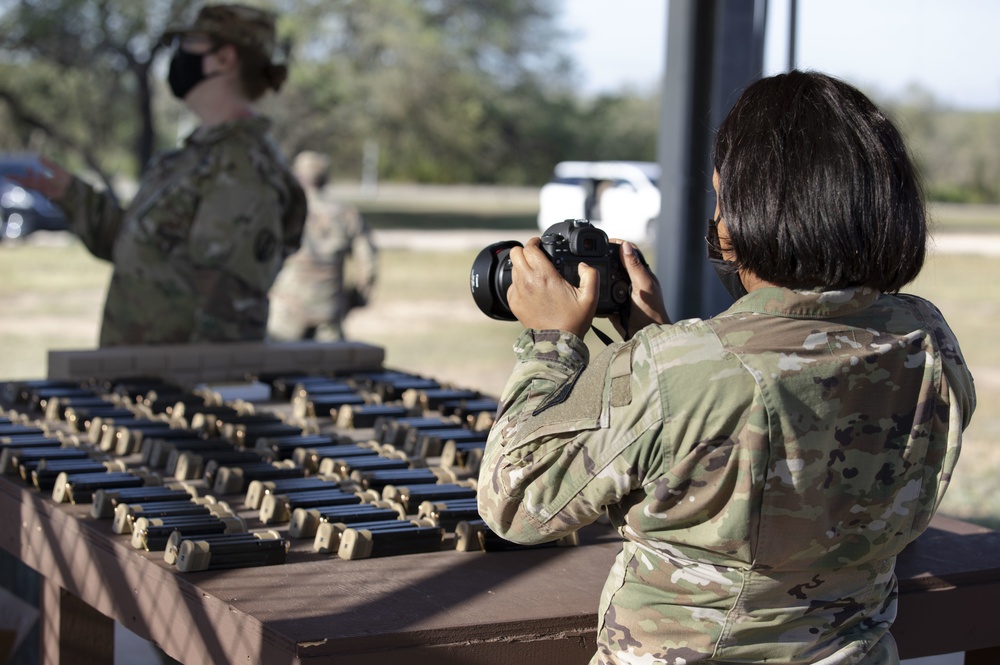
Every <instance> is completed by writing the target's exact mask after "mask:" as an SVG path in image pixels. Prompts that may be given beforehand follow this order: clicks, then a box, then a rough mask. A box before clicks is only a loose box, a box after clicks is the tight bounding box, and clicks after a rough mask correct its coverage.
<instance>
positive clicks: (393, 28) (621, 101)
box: [0, 0, 657, 185]
mask: <svg viewBox="0 0 1000 665" xmlns="http://www.w3.org/2000/svg"><path fill="white" fill-rule="evenodd" d="M248 2H249V4H254V5H257V6H262V7H265V8H270V9H274V10H276V11H277V12H278V15H279V17H280V19H279V24H278V32H279V36H280V39H281V42H282V48H281V49H280V50H281V52H282V53H285V54H290V55H289V56H288V57H289V58H290V59H289V64H290V71H291V76H290V78H289V80H288V82H287V83H286V85H285V87H284V88H283V89H282V90H281V91H280V93H279V94H278V95H274V96H270V97H268V98H265V100H264V101H263V103H262V110H263V112H264V113H266V114H267V115H269V116H271V117H272V118H273V119H274V133H275V135H276V136H277V137H278V139H279V141H280V142H281V144H282V147H283V148H284V149H285V150H286V152H288V153H290V154H291V153H294V152H296V151H298V150H300V149H304V148H310V149H314V150H322V151H325V152H327V153H329V154H330V155H331V157H332V158H333V161H334V164H335V169H336V172H339V174H340V175H341V176H343V175H344V174H348V175H349V176H358V175H360V174H362V172H363V171H364V169H365V168H366V164H367V165H371V164H373V161H372V160H371V159H370V158H371V157H372V156H373V155H374V154H377V155H378V162H377V170H378V177H379V178H380V179H384V180H404V181H415V182H431V183H448V182H472V183H488V182H497V183H504V184H522V183H540V182H541V181H544V180H545V179H546V178H547V177H548V175H549V173H550V172H551V168H552V164H553V163H554V162H556V161H559V160H560V159H568V158H576V159H599V158H622V159H652V158H653V155H652V151H653V146H655V135H656V120H657V114H656V110H655V98H653V97H652V96H651V97H649V98H648V99H645V98H640V97H637V96H633V95H622V96H606V97H602V98H599V99H597V100H583V99H581V98H580V97H579V95H577V94H576V92H575V89H574V87H573V82H574V76H575V72H574V68H573V64H572V63H571V62H570V61H569V59H568V58H567V57H566V56H565V55H564V53H563V50H562V44H563V42H564V36H563V35H562V34H561V33H560V32H559V30H558V29H557V24H556V21H555V19H556V11H557V9H558V4H557V0H248ZM199 5H200V2H196V1H195V0H144V1H143V2H136V1H135V0H0V109H2V112H3V113H4V114H5V115H6V117H7V119H8V120H9V122H8V123H6V126H7V127H9V129H7V130H6V131H4V132H3V133H0V141H2V142H3V143H2V146H3V148H4V149H8V150H9V149H39V150H42V151H44V152H46V153H48V154H52V155H54V156H56V157H58V158H60V159H63V160H65V161H68V162H69V163H70V164H71V165H74V166H77V167H79V166H87V167H89V168H90V169H91V170H93V171H94V172H96V173H98V174H100V176H101V177H102V178H103V179H104V180H105V182H106V183H107V184H108V185H110V183H111V180H112V178H111V175H112V174H113V173H116V172H117V173H121V172H124V173H127V174H129V175H135V174H137V173H139V172H141V170H142V168H143V167H144V165H145V164H146V162H147V161H148V160H149V158H150V156H151V155H152V153H153V152H154V151H155V150H157V149H159V148H163V147H166V146H168V145H172V144H174V143H175V142H176V140H177V137H178V133H179V130H178V126H184V125H185V121H186V122H187V124H190V120H191V119H190V117H189V116H186V115H185V114H184V112H183V110H182V106H181V105H180V104H178V103H177V102H176V100H173V99H170V98H169V95H166V94H162V91H163V88H164V86H163V83H162V81H161V78H162V75H163V73H164V70H165V61H164V60H165V59H164V58H163V57H162V56H163V55H164V54H165V53H166V49H165V47H164V46H163V45H162V44H161V43H160V41H159V36H160V35H161V34H162V33H163V31H164V30H165V28H166V27H167V26H168V25H171V24H174V23H177V22H181V21H182V20H184V19H190V18H191V17H192V16H193V13H194V11H195V10H196V9H197V7H198V6H199ZM335 175H337V173H335Z"/></svg>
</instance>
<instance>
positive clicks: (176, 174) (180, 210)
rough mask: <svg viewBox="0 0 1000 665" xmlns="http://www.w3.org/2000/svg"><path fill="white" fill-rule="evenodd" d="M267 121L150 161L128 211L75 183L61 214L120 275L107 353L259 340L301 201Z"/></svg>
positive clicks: (222, 129) (221, 132)
mask: <svg viewBox="0 0 1000 665" xmlns="http://www.w3.org/2000/svg"><path fill="white" fill-rule="evenodd" d="M269 124H270V123H269V121H268V120H266V119H264V118H260V117H255V118H246V119H242V120H237V121H233V122H230V123H225V124H222V125H217V126H214V127H203V128H200V129H198V130H197V131H195V132H194V133H193V134H192V135H191V136H189V137H188V138H187V140H186V141H185V143H184V146H183V148H181V149H180V150H176V151H172V152H169V153H166V154H164V155H162V156H161V157H159V158H158V159H156V160H154V161H153V162H152V163H151V164H150V166H149V168H148V171H147V173H146V175H145V176H144V177H143V180H142V184H141V186H140V189H139V191H138V193H137V194H136V196H135V198H134V199H133V201H132V203H131V204H130V205H129V207H128V209H126V210H122V209H121V208H120V207H119V206H117V205H116V204H115V203H114V201H113V200H112V199H111V198H110V197H109V196H107V195H106V194H104V193H98V192H96V191H95V190H94V189H92V188H91V187H90V186H88V185H87V184H85V183H84V182H83V181H81V180H78V179H77V180H74V182H73V183H72V184H71V186H70V191H69V192H68V194H67V196H66V197H65V199H63V201H62V206H63V208H64V209H65V210H66V213H67V215H68V217H69V219H70V224H71V228H72V230H73V232H74V233H76V234H77V235H78V236H80V238H81V239H82V240H83V242H84V244H85V245H86V246H87V248H88V249H89V250H90V251H91V253H93V254H94V255H95V256H97V257H98V258H102V259H105V260H108V261H112V262H113V263H114V272H113V274H112V276H111V284H110V286H109V287H108V295H107V301H106V302H105V307H104V321H103V325H102V327H101V338H100V344H101V346H113V345H121V344H184V343H194V342H224V341H237V340H260V339H263V338H264V337H265V333H266V326H267V316H268V301H267V292H268V290H269V289H270V288H271V285H272V283H273V282H274V279H275V277H276V276H277V274H278V271H279V270H280V268H281V264H282V262H283V261H284V259H285V257H286V256H287V255H289V254H291V253H292V252H294V251H295V250H296V249H297V248H298V246H299V241H300V238H301V234H302V226H303V223H304V221H305V214H306V209H305V195H304V194H303V192H302V189H301V187H299V185H298V182H297V181H296V180H295V178H294V177H293V176H292V175H291V173H290V172H289V171H288V168H287V167H286V165H285V163H284V158H283V157H282V156H281V153H280V152H279V150H278V149H277V147H276V146H275V145H274V144H273V142H272V141H271V139H270V138H269V136H268V134H267V128H268V126H269Z"/></svg>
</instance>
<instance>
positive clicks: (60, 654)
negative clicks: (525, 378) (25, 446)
mask: <svg viewBox="0 0 1000 665" xmlns="http://www.w3.org/2000/svg"><path fill="white" fill-rule="evenodd" d="M0 534H2V542H0V546H2V547H3V549H5V550H7V551H9V552H11V553H12V554H13V555H14V556H16V557H17V558H19V559H20V560H21V561H23V562H24V563H25V564H27V565H29V566H31V567H32V568H33V569H35V570H37V571H38V572H39V573H40V574H41V575H42V576H43V578H44V584H43V594H42V596H43V598H42V605H43V607H42V610H43V614H44V621H43V622H42V630H41V633H42V636H41V638H42V643H43V644H42V654H43V657H42V660H41V662H42V663H46V664H56V663H74V664H81V663H82V664H85V663H102V662H111V650H112V648H113V646H112V644H113V641H112V639H111V638H112V634H113V621H112V620H117V621H119V622H120V623H121V624H123V625H124V626H125V627H126V628H128V629H129V630H131V631H133V632H135V633H137V634H138V635H140V636H142V637H145V638H147V639H149V640H152V641H154V642H155V643H157V644H158V645H160V647H161V648H163V649H164V650H165V651H166V652H167V653H168V654H169V655H171V656H172V657H174V658H176V659H178V660H180V661H182V662H184V663H254V664H257V663H266V664H268V665H278V664H285V663H337V664H338V665H339V664H342V663H343V664H348V665H350V664H354V663H373V662H406V663H415V664H418V665H419V664H422V663H435V664H437V665H441V664H442V663H443V664H448V663H456V664H457V663H482V664H485V665H494V664H496V665H508V664H512V663H553V664H559V663H567V664H569V663H580V664H582V663H586V662H587V660H588V659H589V657H590V655H591V654H592V653H593V649H594V626H595V621H596V619H595V615H596V611H597V602H598V597H599V594H600V589H601V586H602V585H603V582H604V579H605V576H606V573H607V570H608V568H609V567H610V565H611V563H612V560H613V559H614V557H615V555H616V553H617V551H618V549H619V543H618V540H617V538H616V537H615V536H614V534H613V533H611V532H610V531H607V530H605V529H602V528H600V527H588V529H586V530H585V531H584V535H583V538H582V541H583V542H582V544H581V545H580V546H578V547H568V548H555V547H552V548H542V549H535V550H530V551H514V552H496V553H486V554H484V553H478V552H477V553H470V552H459V551H446V552H435V553H427V554H412V555H406V556H397V557H386V558H379V559H362V560H356V561H343V560H340V559H338V558H336V557H331V556H329V555H321V554H316V553H313V552H312V551H311V547H309V546H308V545H307V544H304V543H302V542H301V541H296V543H297V544H295V545H294V546H293V548H292V550H291V552H290V553H289V556H288V561H287V562H286V563H285V564H282V565H278V566H270V567H266V568H246V569H236V570H225V571H207V572H201V573H188V574H184V573H179V572H177V571H176V569H175V568H173V567H172V566H169V565H167V564H166V563H164V561H163V559H162V555H161V553H158V552H154V553H149V552H144V551H139V550H135V549H133V548H132V547H131V545H130V544H129V541H128V538H127V537H126V536H122V535H116V534H114V533H113V532H112V531H111V524H110V520H96V519H93V518H92V517H90V514H89V509H88V506H85V505H84V506H73V505H68V504H56V503H54V502H53V501H52V500H51V498H50V497H48V496H43V495H41V494H39V493H38V492H37V491H35V490H33V489H29V488H28V487H27V486H26V485H24V484H22V483H20V482H19V481H13V480H10V479H9V478H0ZM897 572H898V575H899V578H900V592H901V597H900V603H899V618H898V620H897V622H896V624H895V625H894V627H893V634H894V635H895V636H896V639H897V641H898V643H899V646H900V652H901V655H902V657H904V658H913V657H917V656H926V655H934V654H941V653H950V652H955V651H967V652H969V653H968V654H967V660H966V663H967V664H968V665H984V664H985V663H991V664H992V663H997V662H1000V630H997V629H998V628H1000V612H998V609H997V608H998V604H1000V533H996V532H992V531H989V530H986V529H982V528H979V527H975V526H973V525H969V524H966V523H964V522H959V521H956V520H950V519H946V518H937V519H935V521H934V522H933V524H932V527H931V529H930V530H929V531H928V532H927V533H926V534H925V535H924V536H923V537H922V538H921V539H920V540H918V541H917V542H916V543H915V544H914V545H913V546H912V547H911V548H910V549H908V550H907V551H906V552H905V553H904V555H903V556H901V557H900V560H899V565H898V568H897Z"/></svg>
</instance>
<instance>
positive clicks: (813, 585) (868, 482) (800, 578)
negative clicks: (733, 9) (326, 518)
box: [479, 71, 975, 665]
mask: <svg viewBox="0 0 1000 665" xmlns="http://www.w3.org/2000/svg"><path fill="white" fill-rule="evenodd" d="M714 161H715V174H714V177H713V185H714V187H715V190H716V194H717V208H716V214H715V218H714V219H713V220H711V221H710V222H709V234H708V240H709V255H710V258H712V259H714V260H716V261H718V263H719V266H720V268H719V269H720V277H722V278H723V281H724V283H726V284H728V285H729V287H731V291H732V292H733V293H734V296H736V297H737V298H738V300H737V301H736V303H735V304H734V305H733V306H732V307H731V308H730V309H728V310H727V311H725V312H723V313H721V314H720V315H718V316H716V317H714V318H712V319H708V320H697V319H692V320H686V321H681V322H679V323H676V324H671V323H670V321H669V319H668V316H667V313H666V311H665V310H664V308H663V304H662V295H661V293H660V289H659V285H658V283H657V281H656V279H655V277H654V276H653V275H652V274H651V273H649V272H648V270H647V269H646V268H645V267H643V265H642V263H641V261H639V259H638V255H637V254H636V252H635V251H634V249H633V248H632V246H631V245H630V244H628V243H624V244H623V246H622V260H623V263H624V264H625V265H626V268H627V269H628V272H629V276H630V278H631V281H632V287H633V302H632V309H631V312H630V313H629V322H630V329H631V330H637V332H636V333H635V334H634V336H632V337H631V339H629V340H628V341H626V342H623V343H619V344H615V345H612V346H610V347H609V348H608V349H607V350H605V351H604V352H603V353H602V354H600V355H599V356H598V357H597V358H594V359H590V358H589V357H588V350H587V347H586V346H585V345H584V343H583V341H582V339H581V338H582V337H583V335H584V334H585V333H586V331H587V329H588V328H589V327H590V324H591V322H592V320H593V316H594V312H595V306H596V304H595V299H596V294H597V293H598V289H597V280H598V277H597V275H596V272H595V271H594V270H592V269H588V268H586V267H581V269H580V287H579V288H574V287H572V286H571V285H569V284H568V283H567V282H565V281H564V280H562V279H561V278H559V276H558V274H557V273H555V270H554V268H553V267H552V264H551V262H550V261H549V260H548V258H547V257H546V256H545V255H544V253H543V252H542V251H541V250H540V249H539V247H538V242H537V240H534V241H532V242H529V243H528V244H527V246H525V247H524V248H523V249H522V248H514V249H512V250H511V252H510V258H511V260H512V262H513V280H512V286H511V287H510V289H509V291H508V301H509V304H510V308H511V310H512V311H513V313H514V314H515V315H516V316H517V317H518V319H519V320H520V321H521V322H522V324H524V326H525V327H526V328H527V330H525V331H524V333H522V335H521V337H520V338H519V339H518V341H517V343H516V344H515V352H516V354H517V359H518V361H517V365H516V366H515V369H514V372H513V374H512V376H511V378H510V379H509V381H508V383H507V386H506V387H505V389H504V392H503V395H502V398H501V401H502V404H501V408H500V413H499V415H498V419H497V421H496V424H495V425H494V427H493V429H492V431H491V433H490V440H489V443H488V445H487V450H486V454H485V457H484V459H483V462H482V466H481V472H480V483H479V506H480V512H481V514H482V515H483V517H484V519H485V520H486V521H487V523H488V524H489V525H490V526H491V528H493V529H494V530H495V531H496V532H497V533H499V534H500V535H502V536H504V537H505V538H508V539H510V540H513V541H516V542H522V543H537V542H544V541H548V540H552V539H556V538H559V537H561V536H563V535H566V534H567V533H571V532H573V531H574V530H576V529H579V528H580V527H582V526H584V525H586V524H589V523H591V522H593V521H594V520H596V519H597V518H598V517H600V516H601V515H602V514H604V513H607V515H608V516H609V517H610V520H611V523H612V524H613V525H614V527H615V528H616V529H617V530H618V532H619V533H620V535H621V537H622V539H623V548H622V551H621V553H620V554H619V556H618V559H617V561H616V563H615V565H614V567H613V568H612V570H611V571H610V573H609V575H608V578H607V582H606V584H605V587H604V591H603V594H602V598H601V603H600V612H599V616H598V635H597V643H598V650H597V653H596V654H595V655H594V657H593V660H592V663H639V662H641V663H671V664H673V663H679V662H683V663H687V664H689V665H690V664H691V663H711V662H717V663H723V662H726V663H729V662H741V663H754V662H761V663H763V662H767V663H819V662H822V663H824V664H826V665H835V664H841V663H844V664H846V663H852V664H858V663H861V664H864V665H875V664H880V665H881V664H886V663H896V662H898V655H897V653H896V648H895V643H894V642H893V639H892V637H891V635H890V634H889V632H888V630H889V627H890V625H891V623H892V621H893V618H894V616H895V597H896V585H895V577H894V574H893V567H894V563H895V558H896V555H897V554H898V553H899V552H900V551H901V550H902V549H903V548H904V547H905V546H906V545H907V544H908V543H910V542H911V541H912V540H913V539H914V538H916V537H917V536H918V535H919V534H920V533H921V532H922V531H923V530H924V529H925V528H926V527H927V525H928V522H929V521H930V518H931V516H932V515H933V514H934V511H935V510H936V509H937V507H938V505H939V502H940V500H941V497H942V495H943V493H944V491H945V488H946V486H947V484H948V481H949V479H950V475H951V472H952V469H953V468H954V465H955V462H956V460H957V456H958V451H959V446H960V441H961V436H962V431H963V430H964V429H965V427H966V426H967V425H968V423H969V419H970V418H971V415H972V412H973V410H974V408H975V391H974V386H973V381H972V376H971V374H970V373H969V370H968V368H967V366H966V364H965V362H964V360H963V358H962V354H961V351H960V350H959V345H958V342H957V340H956V339H955V336H954V335H953V333H952V332H951V330H950V329H949V327H948V325H947V323H946V322H945V321H944V319H943V317H942V316H941V314H940V312H939V311H938V310H937V309H936V308H935V307H934V306H933V305H932V304H931V303H929V302H927V301H925V300H923V299H920V298H918V297H915V296H910V295H902V294H899V293H898V292H899V290H900V289H901V288H902V287H903V286H904V285H905V284H907V283H908V282H910V281H911V280H912V279H913V278H914V277H916V275H917V273H918V272H919V270H920V268H921V267H922V264H923V259H924V246H925V242H926V234H927V229H926V219H925V213H924V207H923V202H922V198H921V192H920V187H919V183H918V179H917V175H916V173H915V170H914V167H913V165H912V163H911V161H910V158H909V157H908V155H907V152H906V149H905V146H904V144H903V141H902V139H901V137H900V135H899V132H898V131H897V129H896V128H895V127H894V126H893V124H892V123H891V122H890V121H889V120H888V119H887V118H886V117H885V116H884V115H883V113H882V112H881V111H880V110H879V109H878V108H876V107H875V105H874V104H873V103H872V102H871V101H870V100H869V99H867V98H866V97H865V96H864V95H863V94H862V93H860V92H859V91H858V90H856V89H854V88H853V87H851V86H849V85H847V84H845V83H843V82H841V81H838V80H836V79H834V78H831V77H828V76H825V75H822V74H818V73H806V72H798V71H794V72H790V73H787V74H782V75H779V76H774V77H771V78H767V79H763V80H761V81H758V82H757V83H754V84H753V85H751V86H750V87H749V88H748V89H747V90H746V91H745V92H744V94H743V95H742V96H741V97H740V99H739V100H738V101H737V102H736V104H735V106H734V107H733V109H732V111H731V112H730V113H729V115H728V116H727V118H726V120H725V122H724V123H723V124H722V126H721V128H720V129H719V132H718V134H717V136H716V140H715V148H714Z"/></svg>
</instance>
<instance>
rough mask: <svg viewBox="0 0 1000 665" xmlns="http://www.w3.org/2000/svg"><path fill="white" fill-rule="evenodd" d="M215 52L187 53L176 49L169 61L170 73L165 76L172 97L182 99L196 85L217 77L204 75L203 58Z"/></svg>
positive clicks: (213, 50)
mask: <svg viewBox="0 0 1000 665" xmlns="http://www.w3.org/2000/svg"><path fill="white" fill-rule="evenodd" d="M216 50H217V49H212V50H211V51H206V52H205V53H189V52H188V51H185V50H184V49H177V52H176V53H174V57H173V58H171V60H170V72H169V73H168V74H167V82H168V83H169V84H170V91H171V92H173V93H174V97H176V98H177V99H184V98H185V97H187V95H188V93H189V92H191V90H193V89H194V87H195V86H196V85H198V84H199V83H201V82H202V81H204V80H205V79H207V78H211V77H213V76H217V74H208V75H206V74H205V56H206V55H208V54H209V53H214V52H215V51H216Z"/></svg>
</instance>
